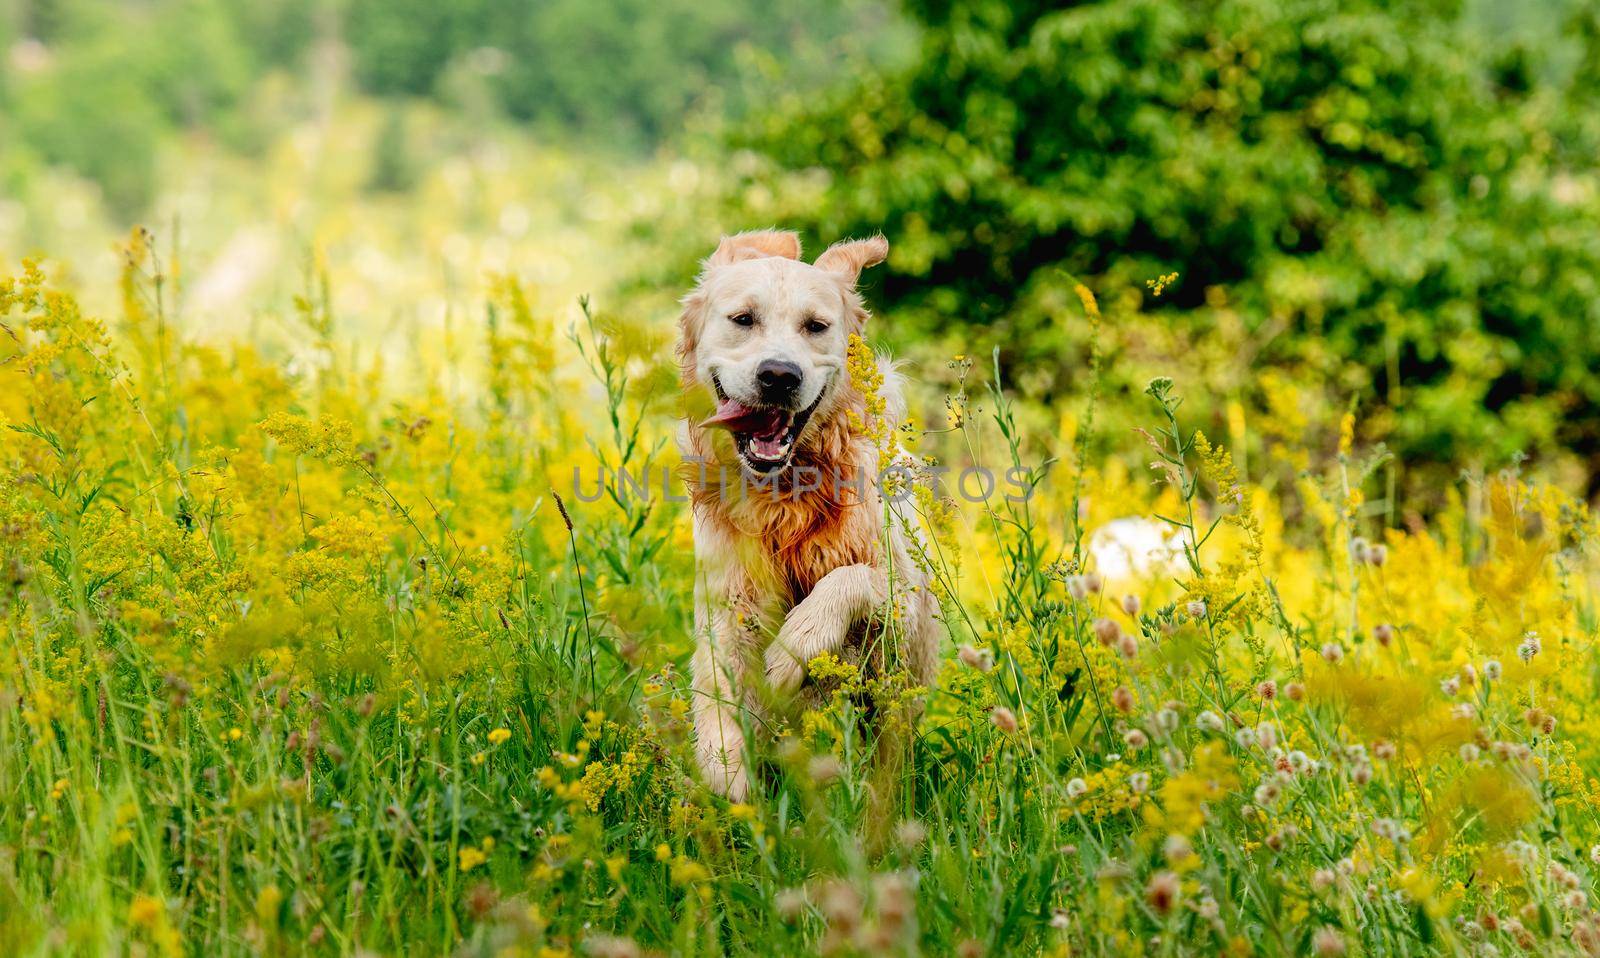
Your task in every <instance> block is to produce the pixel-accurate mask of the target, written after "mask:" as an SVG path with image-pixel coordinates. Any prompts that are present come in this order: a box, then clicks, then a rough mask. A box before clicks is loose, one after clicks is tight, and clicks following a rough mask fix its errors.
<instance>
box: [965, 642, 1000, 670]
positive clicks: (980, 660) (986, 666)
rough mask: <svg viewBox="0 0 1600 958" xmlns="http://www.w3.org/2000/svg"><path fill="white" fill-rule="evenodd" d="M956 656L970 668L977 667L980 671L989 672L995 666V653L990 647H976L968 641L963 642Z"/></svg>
mask: <svg viewBox="0 0 1600 958" xmlns="http://www.w3.org/2000/svg"><path fill="white" fill-rule="evenodd" d="M956 658H958V659H960V660H961V664H962V665H965V666H966V667H967V668H969V669H977V670H978V671H979V672H987V671H989V670H990V669H992V668H994V653H992V652H990V651H989V650H988V649H978V648H974V647H973V646H972V645H970V644H967V643H963V644H962V646H961V648H960V649H959V650H957V651H956Z"/></svg>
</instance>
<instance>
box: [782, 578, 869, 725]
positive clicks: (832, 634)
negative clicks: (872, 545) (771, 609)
mask: <svg viewBox="0 0 1600 958" xmlns="http://www.w3.org/2000/svg"><path fill="white" fill-rule="evenodd" d="M888 599H889V580H888V577H887V576H885V575H884V573H883V570H882V569H878V568H875V567H873V566H870V565H865V564H859V565H846V566H840V567H839V568H837V569H834V570H833V571H831V572H829V573H828V574H827V575H825V576H823V577H822V578H820V579H818V580H817V584H816V586H815V587H813V588H812V590H811V594H810V595H808V596H806V597H805V598H804V599H802V600H801V601H800V603H799V604H798V605H796V606H795V607H794V608H793V609H790V610H789V615H788V617H787V618H785V619H784V620H783V626H782V627H781V628H780V629H778V635H777V637H776V638H774V639H773V640H772V644H770V645H768V646H767V652H766V665H767V684H768V685H769V686H771V687H772V690H773V691H774V692H777V693H779V694H781V695H792V694H794V692H795V690H796V689H798V688H800V683H802V682H804V681H805V677H806V663H807V662H810V661H811V660H812V659H814V658H816V657H817V656H819V655H821V654H823V653H824V652H837V651H838V650H839V649H840V648H841V647H842V646H843V645H844V643H845V640H846V639H847V638H848V637H849V634H850V628H851V626H853V625H855V624H856V623H857V622H859V621H861V620H862V619H863V618H865V617H866V616H867V614H868V613H870V612H871V611H872V610H873V609H875V608H877V607H878V606H880V605H882V604H883V603H884V602H886V601H888Z"/></svg>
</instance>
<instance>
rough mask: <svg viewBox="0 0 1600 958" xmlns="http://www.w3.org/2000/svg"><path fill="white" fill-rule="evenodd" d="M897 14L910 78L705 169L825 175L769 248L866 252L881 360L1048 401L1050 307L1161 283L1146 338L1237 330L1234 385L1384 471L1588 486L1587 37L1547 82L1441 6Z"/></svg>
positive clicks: (972, 9)
mask: <svg viewBox="0 0 1600 958" xmlns="http://www.w3.org/2000/svg"><path fill="white" fill-rule="evenodd" d="M906 6H907V7H908V9H909V11H910V12H911V14H912V15H913V16H914V17H915V18H916V19H917V20H918V21H920V23H921V24H922V25H923V27H924V35H923V36H924V39H923V47H922V52H921V55H920V57H919V59H918V60H917V62H916V63H915V64H914V65H913V66H911V67H910V68H907V69H902V70H897V71H886V72H880V73H878V74H876V75H872V76H868V77H866V78H865V79H863V80H861V81H860V82H858V83H854V84H851V85H849V86H847V87H845V88H842V89H840V90H839V91H837V92H836V93H835V94H834V95H833V96H831V97H829V98H828V99H826V100H824V101H818V100H816V99H814V98H813V99H802V98H798V97H796V98H793V99H791V100H790V101H789V102H788V103H786V104H785V105H784V106H783V107H782V108H781V109H778V110H775V111H774V112H773V113H772V114H771V115H770V116H769V117H768V118H767V122H766V123H765V124H764V125H761V126H759V127H746V128H743V129H741V130H740V131H738V134H737V135H736V137H735V140H736V142H737V143H738V144H739V145H741V146H745V147H751V148H754V149H755V150H756V151H758V152H759V153H761V154H762V155H764V156H766V157H768V158H769V159H770V160H771V161H773V163H774V164H775V166H776V167H777V168H779V169H780V170H783V171H802V170H815V168H819V167H820V168H821V169H822V170H824V171H826V174H827V175H826V177H825V178H824V179H823V180H822V182H823V183H824V184H825V185H824V186H823V187H822V188H821V190H820V193H818V194H815V195H809V196H807V197H806V200H805V205H804V206H800V205H796V206H795V207H794V208H790V209H785V210H783V211H782V215H783V216H784V217H785V218H788V219H798V220H800V221H801V222H803V223H804V224H805V225H807V226H808V227H809V228H810V229H811V230H812V231H814V232H815V233H817V234H819V235H820V236H821V237H822V238H824V239H832V238H834V237H837V236H840V235H847V234H861V233H867V232H872V231H877V230H883V231H884V232H886V233H888V234H889V235H890V236H891V237H892V238H893V239H894V241H895V251H894V253H893V256H892V258H891V260H890V271H889V273H888V278H887V279H886V280H885V281H884V283H883V288H882V289H881V291H880V292H881V296H880V299H879V302H880V304H881V305H883V306H885V307H887V308H888V309H891V310H893V312H894V313H895V316H896V319H895V326H896V329H897V330H899V331H900V332H902V333H913V334H916V335H917V336H919V337H925V336H927V335H928V334H941V333H942V334H945V335H946V336H947V337H948V338H949V339H952V340H956V341H958V342H962V341H964V342H968V343H970V341H971V340H972V339H973V338H979V339H982V340H985V341H986V342H990V343H993V344H998V345H1000V346H1001V347H1002V348H1003V351H1004V355H1005V358H1006V359H1007V360H1009V361H1011V362H1012V363H1013V364H1014V365H1015V366H1016V367H1017V369H1018V371H1019V374H1020V377H1021V381H1022V382H1024V383H1025V384H1027V385H1029V386H1030V388H1031V389H1032V390H1033V391H1036V392H1040V393H1044V394H1051V395H1053V394H1058V393H1060V392H1062V391H1064V390H1067V389H1069V388H1070V387H1071V386H1072V384H1073V381H1074V377H1076V376H1078V375H1079V374H1080V373H1081V368H1082V365H1083V364H1082V362H1081V360H1082V356H1081V353H1080V352H1078V351H1080V350H1082V349H1084V348H1085V347H1084V344H1083V343H1082V342H1081V336H1079V335H1077V334H1074V333H1073V332H1071V329H1072V328H1073V324H1072V323H1068V322H1065V321H1064V320H1063V316H1064V315H1065V314H1066V313H1067V312H1068V306H1067V304H1069V303H1071V301H1072V300H1071V297H1070V293H1069V292H1068V289H1069V287H1070V284H1071V282H1072V281H1073V280H1074V279H1075V278H1084V279H1088V280H1089V281H1090V282H1091V285H1093V286H1095V287H1097V288H1099V289H1100V290H1101V291H1102V293H1103V294H1104V293H1108V292H1115V291H1117V290H1124V289H1128V288H1133V289H1137V290H1139V291H1140V292H1144V291H1145V280H1146V279H1148V278H1151V277H1156V276H1160V275H1165V274H1167V273H1169V272H1176V273H1177V274H1178V278H1177V280H1176V282H1175V283H1173V284H1171V286H1170V288H1169V289H1168V290H1166V292H1165V294H1164V295H1163V296H1162V298H1160V299H1159V300H1153V299H1150V298H1149V297H1147V302H1146V304H1145V305H1146V306H1148V307H1152V308H1153V315H1154V317H1155V318H1156V323H1155V324H1153V325H1152V326H1150V327H1147V329H1148V332H1149V335H1152V336H1163V337H1164V336H1171V335H1177V336H1179V337H1180V338H1183V337H1186V338H1187V339H1188V340H1190V341H1197V340H1202V339H1204V338H1205V337H1207V336H1208V335H1211V334H1213V333H1216V332H1217V331H1218V330H1221V329H1223V328H1225V327H1227V326H1228V325H1229V324H1230V323H1239V324H1242V327H1241V329H1240V330H1239V334H1238V336H1237V337H1236V338H1235V340H1234V343H1233V345H1234V347H1235V348H1237V349H1239V350H1247V351H1249V352H1250V353H1251V358H1252V360H1253V362H1252V364H1251V366H1252V369H1259V368H1260V365H1261V364H1262V363H1265V364H1270V365H1274V366H1282V367H1285V368H1287V369H1289V370H1292V371H1293V372H1294V373H1296V374H1300V375H1303V376H1305V377H1308V378H1309V379H1314V380H1316V381H1318V382H1322V383H1327V384H1329V387H1330V389H1332V390H1333V391H1336V392H1339V393H1340V394H1342V395H1349V394H1355V395H1356V396H1357V397H1359V398H1360V400H1361V402H1362V403H1363V405H1364V406H1365V408H1366V411H1367V412H1369V413H1370V414H1371V416H1370V418H1371V419H1372V420H1373V421H1377V422H1381V423H1384V424H1385V425H1384V428H1385V432H1386V434H1387V438H1388V439H1389V440H1390V442H1391V443H1392V444H1397V445H1399V446H1400V447H1402V448H1403V449H1404V451H1405V452H1406V453H1407V454H1408V455H1409V456H1411V457H1413V458H1416V457H1421V458H1424V459H1432V460H1433V461H1439V462H1444V461H1457V462H1461V461H1477V462H1482V463H1485V464H1488V465H1494V464H1495V463H1496V462H1503V461H1505V460H1506V459H1507V458H1508V457H1510V456H1511V455H1512V454H1513V453H1514V452H1516V451H1518V450H1526V451H1529V452H1538V451H1541V450H1545V449H1552V448H1555V447H1557V446H1565V447H1566V448H1569V449H1571V450H1575V451H1577V452H1578V453H1579V454H1580V455H1581V456H1585V457H1588V458H1589V459H1590V461H1591V463H1594V464H1600V371H1597V370H1600V295H1597V293H1600V288H1597V276H1600V231H1596V230H1595V229H1594V228H1593V223H1594V222H1595V219H1594V217H1595V214H1596V213H1597V212H1600V203H1597V192H1600V191H1597V180H1596V176H1595V162H1594V157H1595V155H1596V154H1595V150H1594V148H1595V145H1596V142H1597V137H1596V132H1597V128H1596V125H1595V122H1594V120H1593V118H1592V117H1593V110H1592V107H1593V104H1594V101H1595V99H1596V97H1595V94H1596V92H1597V89H1596V79H1595V75H1594V67H1593V64H1594V63H1596V62H1600V46H1597V45H1596V44H1595V34H1596V31H1595V29H1594V25H1595V23H1596V19H1595V14H1594V11H1593V9H1592V5H1585V6H1584V7H1582V8H1581V9H1580V10H1579V11H1578V15H1576V16H1572V19H1571V20H1570V21H1568V23H1569V29H1568V30H1567V34H1568V40H1566V41H1565V42H1566V43H1567V44H1568V46H1567V48H1566V49H1565V50H1556V49H1552V48H1551V47H1549V46H1548V45H1546V46H1541V47H1530V46H1528V45H1527V44H1526V43H1521V42H1513V41H1510V40H1503V39H1502V38H1497V37H1493V36H1486V35H1485V32H1484V31H1482V30H1479V29H1474V23H1473V22H1472V21H1471V19H1470V18H1469V17H1468V16H1467V13H1466V12H1465V11H1464V10H1463V9H1462V8H1461V5H1460V4H1457V3H1453V2H1448V0H1406V2H1400V3H1381V2H1338V3H1335V2H1331V0H1271V2H1266V0H1127V2H1124V0H1115V2H1110V0H1108V2H1086V3H1048V2H1003V0H911V2H908V3H907V4H906ZM1548 12H1549V11H1547V13H1548ZM1569 15H1570V11H1569ZM1563 53H1564V54H1565V56H1564V57H1562V56H1559V55H1558V54H1563ZM1574 61H1575V62H1576V63H1577V64H1579V65H1578V66H1577V67H1576V68H1562V67H1561V66H1560V63H1562V62H1566V63H1572V62H1574ZM760 175H768V174H760ZM815 180H816V178H815V177H814V176H813V177H812V181H813V182H815ZM1116 335H1117V336H1118V337H1120V338H1119V340H1118V341H1119V343H1120V345H1121V346H1122V347H1124V348H1132V347H1135V346H1136V345H1137V344H1136V343H1130V339H1136V338H1137V337H1136V336H1130V333H1129V331H1128V330H1119V331H1117V334H1116ZM1116 365H1117V364H1114V363H1113V364H1112V367H1113V368H1115V367H1116ZM1123 366H1124V368H1126V366H1127V364H1123ZM1124 385H1126V386H1130V387H1131V386H1132V385H1133V384H1131V383H1129V384H1124ZM1241 391H1242V392H1243V393H1244V394H1246V397H1247V398H1253V399H1255V400H1258V401H1259V400H1261V399H1262V397H1261V396H1259V395H1256V396H1253V397H1251V396H1249V395H1248V394H1249V392H1250V388H1249V383H1247V382H1246V383H1243V384H1241ZM1590 472H1591V474H1593V472H1594V470H1593V469H1591V470H1590Z"/></svg>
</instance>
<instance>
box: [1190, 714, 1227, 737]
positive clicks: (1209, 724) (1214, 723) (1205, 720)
mask: <svg viewBox="0 0 1600 958" xmlns="http://www.w3.org/2000/svg"><path fill="white" fill-rule="evenodd" d="M1194 724H1196V725H1198V726H1200V728H1201V729H1202V730H1204V731H1207V732H1220V731H1222V730H1223V728H1224V727H1225V726H1224V725H1223V722H1222V716H1220V715H1218V714H1217V713H1215V712H1213V711H1211V710H1210V709H1206V710H1205V711H1204V712H1201V713H1200V714H1199V715H1196V716H1195V718H1194Z"/></svg>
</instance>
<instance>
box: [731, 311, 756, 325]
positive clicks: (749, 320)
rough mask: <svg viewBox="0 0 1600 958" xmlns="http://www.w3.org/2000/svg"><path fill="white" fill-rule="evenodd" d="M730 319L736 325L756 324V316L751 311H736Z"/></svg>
mask: <svg viewBox="0 0 1600 958" xmlns="http://www.w3.org/2000/svg"><path fill="white" fill-rule="evenodd" d="M728 319H729V320H731V321H732V322H733V325H735V326H754V325H755V324H756V318H755V317H754V316H752V315H750V314H749V313H734V314H733V315H732V316H729V317H728Z"/></svg>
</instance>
